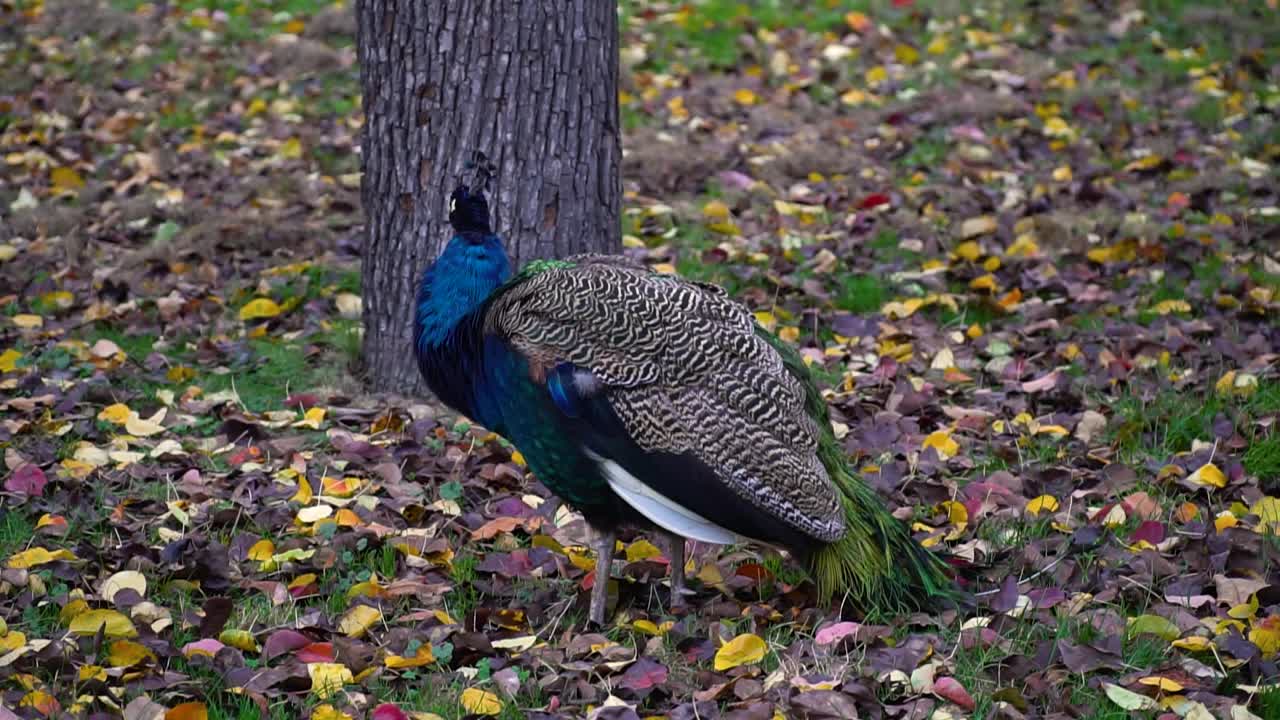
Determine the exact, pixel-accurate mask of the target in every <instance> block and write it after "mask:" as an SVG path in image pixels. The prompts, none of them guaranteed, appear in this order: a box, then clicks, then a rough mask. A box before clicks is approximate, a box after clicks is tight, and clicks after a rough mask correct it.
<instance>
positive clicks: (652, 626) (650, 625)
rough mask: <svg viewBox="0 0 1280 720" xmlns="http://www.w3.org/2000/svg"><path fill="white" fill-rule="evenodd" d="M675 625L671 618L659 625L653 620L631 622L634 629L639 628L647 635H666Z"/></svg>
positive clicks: (638, 629)
mask: <svg viewBox="0 0 1280 720" xmlns="http://www.w3.org/2000/svg"><path fill="white" fill-rule="evenodd" d="M674 626H675V625H674V623H672V622H671V621H670V620H668V621H667V622H664V623H662V624H661V625H658V624H657V623H655V622H653V621H652V620H636V621H635V622H633V623H631V629H632V630H637V631H639V632H642V633H644V634H646V635H657V636H662V635H666V634H667V632H668V631H669V630H671V628H672V627H674Z"/></svg>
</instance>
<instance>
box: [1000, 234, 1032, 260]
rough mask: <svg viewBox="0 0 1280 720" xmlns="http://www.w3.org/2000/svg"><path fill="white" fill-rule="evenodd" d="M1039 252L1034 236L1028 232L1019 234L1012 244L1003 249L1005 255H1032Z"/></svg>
mask: <svg viewBox="0 0 1280 720" xmlns="http://www.w3.org/2000/svg"><path fill="white" fill-rule="evenodd" d="M1039 253H1040V246H1039V245H1038V244H1036V238H1035V236H1034V235H1032V234H1030V233H1026V234H1023V235H1019V236H1018V238H1017V239H1016V240H1014V241H1013V244H1012V245H1010V246H1009V247H1008V249H1007V250H1005V251H1004V254H1005V257H1034V256H1035V255H1038V254H1039Z"/></svg>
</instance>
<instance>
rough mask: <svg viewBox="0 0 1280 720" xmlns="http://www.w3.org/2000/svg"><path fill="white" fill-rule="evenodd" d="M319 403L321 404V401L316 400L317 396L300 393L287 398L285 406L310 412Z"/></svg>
mask: <svg viewBox="0 0 1280 720" xmlns="http://www.w3.org/2000/svg"><path fill="white" fill-rule="evenodd" d="M317 402H319V400H318V399H317V398H316V396H315V395H312V394H311V393H299V394H297V395H290V396H289V397H287V398H285V399H284V406H285V407H296V408H300V409H302V410H309V409H311V408H312V407H313V406H314V405H315V404H316V403H317Z"/></svg>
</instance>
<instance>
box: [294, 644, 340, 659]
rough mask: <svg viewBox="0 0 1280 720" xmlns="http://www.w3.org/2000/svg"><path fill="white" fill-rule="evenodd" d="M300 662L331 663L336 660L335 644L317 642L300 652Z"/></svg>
mask: <svg viewBox="0 0 1280 720" xmlns="http://www.w3.org/2000/svg"><path fill="white" fill-rule="evenodd" d="M297 657H298V660H299V661H301V662H304V663H316V662H320V663H331V662H333V659H334V654H333V643H327V642H316V643H311V644H310V645H308V646H306V647H304V648H302V649H301V650H299V651H298V656H297Z"/></svg>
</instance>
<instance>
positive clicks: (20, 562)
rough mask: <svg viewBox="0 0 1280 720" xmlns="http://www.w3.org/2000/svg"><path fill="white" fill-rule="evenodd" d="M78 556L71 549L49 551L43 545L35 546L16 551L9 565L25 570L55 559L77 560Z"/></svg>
mask: <svg viewBox="0 0 1280 720" xmlns="http://www.w3.org/2000/svg"><path fill="white" fill-rule="evenodd" d="M75 559H76V556H75V555H73V554H71V551H70V550H67V549H65V548H64V549H62V550H55V551H54V552H49V551H48V550H46V549H44V548H42V547H33V548H30V549H28V550H23V551H22V552H18V553H14V554H13V556H11V557H10V558H9V567H11V568H13V569H15V570H25V569H27V568H32V567H35V566H37V565H46V564H48V563H51V562H54V561H55V560H75Z"/></svg>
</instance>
